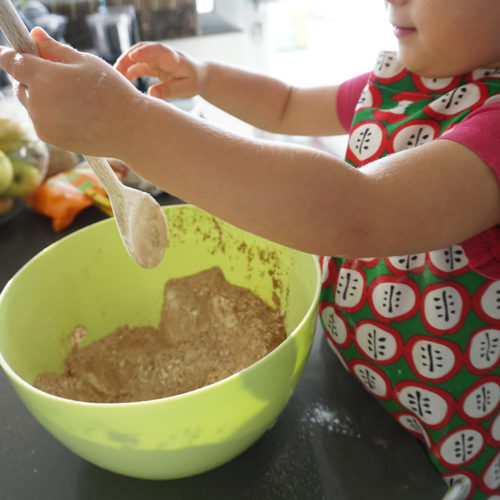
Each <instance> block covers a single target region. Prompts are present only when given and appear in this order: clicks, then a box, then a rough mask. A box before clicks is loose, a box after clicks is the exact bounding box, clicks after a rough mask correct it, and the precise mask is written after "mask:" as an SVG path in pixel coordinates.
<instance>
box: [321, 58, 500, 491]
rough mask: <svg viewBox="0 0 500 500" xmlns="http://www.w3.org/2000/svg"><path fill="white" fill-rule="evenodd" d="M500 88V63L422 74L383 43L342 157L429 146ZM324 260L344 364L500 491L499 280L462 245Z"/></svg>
mask: <svg viewBox="0 0 500 500" xmlns="http://www.w3.org/2000/svg"><path fill="white" fill-rule="evenodd" d="M499 97H500V70H496V71H495V70H477V71H473V72H471V73H468V74H465V75H462V76H457V77H453V78H439V79H431V78H421V77H419V76H417V75H415V74H412V73H411V72H409V71H408V70H406V69H405V68H403V67H402V66H401V64H400V62H399V61H398V60H397V58H396V55H395V54H394V53H392V52H383V53H381V54H380V55H379V57H378V59H377V62H376V67H375V69H374V71H373V73H372V74H371V76H370V79H369V82H368V84H367V86H366V87H365V89H364V90H363V93H362V95H361V98H360V100H359V102H358V104H357V106H356V111H355V115H354V119H353V123H352V126H351V131H350V134H349V140H348V147H347V153H346V161H347V162H348V163H350V164H351V165H353V166H354V167H359V166H361V165H365V164H367V163H369V162H372V161H374V160H376V159H378V158H381V157H383V156H385V155H387V154H391V153H394V152H398V151H402V150H405V149H408V148H413V147H417V146H420V145H421V144H425V143H427V142H429V141H432V140H433V139H435V138H436V137H438V136H440V135H442V134H444V133H445V132H446V131H448V130H450V129H451V128H452V127H453V126H454V125H456V124H457V123H459V122H461V121H462V120H463V119H464V118H465V117H466V116H467V115H468V114H469V113H470V112H472V111H473V110H474V109H476V108H477V107H479V106H482V105H484V104H487V103H489V102H491V101H493V100H498V98H499ZM499 133H500V132H499ZM499 154H500V151H499ZM436 168H438V166H437V167H436ZM450 210H453V207H450ZM410 223H411V221H410ZM321 261H322V271H323V285H322V293H321V299H320V318H321V322H322V325H323V328H324V330H325V336H326V339H327V341H328V343H329V345H330V346H331V347H332V349H333V351H334V352H335V353H336V355H337V356H338V358H339V359H340V361H341V362H342V363H343V365H344V367H345V368H346V369H347V370H348V371H349V372H350V373H351V374H352V375H353V376H355V377H357V378H358V379H359V381H360V382H361V384H362V385H363V386H364V387H365V389H366V390H367V391H368V392H370V393H371V394H372V395H373V396H374V397H376V398H377V399H378V401H379V402H380V403H381V404H382V405H383V406H384V407H385V408H386V410H387V411H389V412H390V413H391V414H392V416H393V417H394V418H395V419H396V420H397V421H398V422H399V423H400V424H401V425H402V426H403V427H404V428H405V429H407V430H408V431H409V432H411V433H412V434H413V435H415V436H416V437H417V438H419V439H421V440H422V441H423V442H424V443H425V448H426V450H427V452H428V454H429V457H430V459H431V460H432V462H433V463H434V464H435V466H436V467H437V469H438V471H439V472H440V474H441V475H442V476H443V478H444V479H445V481H446V482H447V483H448V484H449V485H452V484H453V483H454V482H455V481H457V480H464V481H465V483H466V486H467V488H468V496H467V499H468V500H471V499H474V500H479V499H486V498H495V500H499V499H500V411H499V409H500V369H499V365H500V281H495V280H491V279H488V278H486V277H484V276H482V275H480V274H478V273H476V272H475V271H473V270H472V269H471V268H470V267H469V263H468V260H467V256H466V255H465V252H464V251H463V249H462V247H461V246H460V245H459V244H457V245H452V246H450V247H448V248H443V249H441V250H437V251H432V252H427V253H420V254H415V255H400V256H392V257H385V258H364V259H354V260H350V259H342V258H335V257H323V258H322V259H321Z"/></svg>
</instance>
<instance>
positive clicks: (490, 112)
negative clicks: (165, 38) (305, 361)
mask: <svg viewBox="0 0 500 500" xmlns="http://www.w3.org/2000/svg"><path fill="white" fill-rule="evenodd" d="M386 4H387V7H388V14H389V20H390V22H391V23H392V24H393V25H394V28H395V35H396V37H397V38H398V42H399V51H398V54H397V56H396V54H393V53H382V54H381V55H380V57H379V59H378V60H377V61H376V66H375V69H374V71H373V72H372V73H370V74H366V75H362V76H360V77H358V78H355V79H353V80H350V81H348V82H345V83H344V84H342V85H340V86H332V87H322V88H313V89H298V88H292V87H290V86H287V85H286V84H284V83H282V82H280V81H278V80H275V79H272V78H268V77H265V76H262V75H256V74H252V73H249V72H246V71H243V70H239V69H235V68H229V67H226V66H223V65H221V64H216V63H212V62H205V61H197V60H193V59H192V58H190V57H189V56H187V55H186V54H183V53H181V52H177V51H175V50H172V49H169V48H167V47H165V46H163V45H162V44H159V43H140V44H138V45H137V46H135V47H133V48H132V49H131V50H129V51H128V52H127V53H126V54H124V55H122V57H121V58H120V59H119V60H118V61H117V64H116V69H117V70H118V72H120V73H122V74H123V75H125V76H126V77H127V78H128V79H129V80H134V79H135V78H137V77H140V76H143V75H151V76H155V77H158V78H159V79H160V83H159V84H157V85H155V86H153V87H151V89H150V92H149V94H150V95H149V96H144V95H142V94H140V93H139V92H138V91H137V90H136V89H135V88H134V87H133V86H132V85H131V84H130V83H129V82H127V81H126V79H125V78H124V77H123V76H121V75H120V74H119V73H118V72H117V71H114V70H113V69H112V68H110V67H109V66H107V65H106V64H105V63H104V62H102V61H100V60H98V59H97V58H95V57H93V56H90V55H87V54H80V53H78V52H76V51H74V50H73V49H71V48H69V47H65V46H62V45H60V44H58V43H57V42H55V41H53V40H51V39H49V38H48V37H47V35H46V34H44V32H43V31H41V30H39V29H35V30H34V31H33V33H32V36H33V38H34V39H35V41H36V43H37V45H38V48H39V51H40V55H41V57H42V58H37V57H33V56H28V55H21V54H16V53H15V52H13V51H12V50H9V49H2V51H1V53H0V67H2V68H3V69H5V70H6V71H7V72H9V73H10V74H11V75H12V77H13V78H15V79H16V80H17V81H18V82H19V85H18V87H17V95H18V97H19V99H20V100H21V102H22V103H23V104H24V105H25V106H26V108H27V109H28V111H29V113H30V115H31V117H32V119H33V122H34V124H35V127H36V129H37V132H38V134H39V136H40V137H41V138H42V139H44V140H46V141H47V142H51V143H55V144H57V145H58V146H60V147H63V148H66V149H70V150H73V151H76V152H79V153H85V154H91V155H96V156H108V157H116V158H120V159H122V160H123V161H125V162H126V163H128V164H129V165H130V166H131V167H132V168H134V169H135V170H136V171H137V172H138V173H139V174H140V175H142V176H143V177H145V178H147V179H148V180H150V181H151V182H153V183H155V184H156V185H159V186H161V187H163V188H164V189H165V190H167V191H168V192H170V193H172V194H175V195H176V196H178V197H180V198H182V199H184V200H186V201H188V202H191V203H193V204H196V205H198V206H200V207H201V208H203V209H205V210H207V211H210V212H212V213H213V214H215V215H217V216H219V217H221V218H224V219H226V220H227V221H229V222H230V223H233V224H235V225H238V226H240V227H243V228H245V229H247V230H249V231H252V232H254V233H257V234H260V235H261V236H264V237H267V238H269V239H273V240H275V241H278V242H280V243H283V244H285V245H289V246H292V247H295V248H297V249H300V250H303V251H306V252H311V253H315V254H319V255H325V256H330V255H331V256H334V257H324V258H322V264H323V273H324V283H323V293H322V299H321V300H322V301H321V305H320V315H321V319H322V322H323V325H324V327H325V330H326V337H327V339H328V341H329V343H330V344H331V346H332V348H333V350H334V351H335V352H336V353H337V355H338V356H339V358H340V359H341V361H343V363H344V364H345V366H346V368H347V369H348V370H349V371H350V372H351V373H352V374H353V375H354V376H355V377H357V378H358V379H359V380H360V382H361V383H362V384H363V385H364V386H365V388H366V389H367V390H368V391H369V392H370V393H372V394H373V395H374V396H375V397H376V398H378V399H379V400H380V402H381V403H382V404H383V405H384V406H385V407H386V408H387V410H388V411H389V412H390V413H392V415H393V416H394V418H396V419H397V420H398V421H399V422H400V423H401V425H403V426H404V427H405V428H406V429H407V430H408V431H410V432H411V433H413V434H414V435H415V436H417V437H418V438H419V439H421V440H422V441H423V442H424V444H425V446H426V448H427V449H428V453H429V457H430V458H431V460H432V461H433V462H434V464H435V465H436V467H437V468H438V470H439V471H440V473H441V474H442V476H443V477H444V478H445V480H446V481H447V482H448V483H449V484H453V483H455V482H457V481H459V480H460V481H463V483H464V485H465V488H466V489H467V491H468V494H467V498H468V499H474V500H477V499H485V498H490V499H493V498H495V499H498V498H500V416H499V407H500V374H499V365H500V305H499V304H500V298H499V297H500V230H499V228H498V226H497V225H498V224H500V189H499V186H498V175H499V174H500V139H499V132H498V131H499V130H500V37H499V36H498V22H499V21H500V2H499V1H498V0H476V1H475V2H471V1H470V0H440V1H439V2H436V1H435V0H389V1H388V2H386ZM195 94H200V95H201V96H202V97H204V98H205V99H207V100H208V101H210V102H212V103H213V104H215V105H217V106H219V107H220V108H222V109H224V110H226V111H228V112H230V113H232V114H233V115H235V116H237V117H239V118H241V119H243V120H245V121H247V122H249V123H251V124H253V125H255V126H257V127H260V128H262V129H267V130H270V131H274V132H278V133H281V134H294V135H300V134H304V135H335V134H343V133H345V132H346V131H347V130H350V137H349V142H348V149H347V154H346V161H339V160H337V159H335V158H333V157H332V156H330V155H328V154H326V153H323V152H320V151H315V150H312V149H309V148H305V147H300V146H295V145H283V144H277V143H271V142H264V141H257V140H252V139H247V138H243V137H239V136H236V135H232V134H231V133H229V132H226V131H221V130H217V129H216V128H214V127H212V126H211V125H210V124H208V123H206V122H203V121H201V120H197V119H196V118H193V117H191V116H188V115H186V114H183V113H181V112H179V111H177V110H176V109H174V108H173V107H171V106H169V105H168V104H166V103H165V102H163V101H162V100H160V99H156V97H174V96H175V97H188V96H192V95H195ZM353 166H354V167H360V168H353Z"/></svg>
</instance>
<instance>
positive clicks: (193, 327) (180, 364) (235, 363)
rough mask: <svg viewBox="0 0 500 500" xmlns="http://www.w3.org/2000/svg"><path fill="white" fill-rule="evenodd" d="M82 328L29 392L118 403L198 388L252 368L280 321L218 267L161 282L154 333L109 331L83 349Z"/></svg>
mask: <svg viewBox="0 0 500 500" xmlns="http://www.w3.org/2000/svg"><path fill="white" fill-rule="evenodd" d="M85 333H86V331H85V329H84V327H82V326H78V327H76V328H75V331H74V332H73V335H72V337H71V340H72V343H73V349H72V350H71V352H70V353H69V354H68V356H67V358H66V361H65V372H64V374H63V375H56V374H53V373H43V374H40V375H38V377H37V378H36V380H35V384H34V385H35V387H37V388H39V389H41V390H43V391H46V392H49V393H51V394H55V395H57V396H61V397H64V398H68V399H75V400H79V401H90V402H99V403H118V402H120V403H121V402H130V401H145V400H150V399H157V398H162V397H166V396H172V395H175V394H181V393H183V392H187V391H191V390H194V389H198V388H200V387H203V386H205V385H208V384H211V383H213V382H216V381H217V380H221V379H223V378H225V377H228V376H229V375H232V374H233V373H236V372H238V371H240V370H241V369H243V368H246V367H247V366H250V365H251V364H252V363H255V362H256V361H258V360H259V359H260V358H262V357H263V356H265V355H266V354H267V353H268V352H270V351H272V350H273V349H274V348H275V347H277V346H278V345H279V344H280V343H281V342H282V341H283V340H284V339H285V336H286V333H285V328H284V322H283V316H282V315H281V313H280V312H279V310H277V309H273V308H271V307H269V306H268V305H267V304H266V303H265V302H263V301H262V300H261V299H260V298H259V297H257V296H256V295H255V294H253V293H252V292H251V291H250V290H247V289H245V288H242V287H239V286H236V285H232V284H230V283H229V282H227V281H226V279H225V278H224V275H223V274H222V271H221V270H220V269H219V268H218V267H214V268H212V269H208V270H206V271H202V272H200V273H198V274H195V275H193V276H187V277H185V278H178V279H173V280H170V281H168V282H167V283H166V285H165V291H164V302H163V309H162V315H161V322H160V326H159V328H154V327H140V328H129V327H127V326H123V327H120V328H117V329H116V330H115V331H114V332H112V333H110V334H109V335H107V336H105V337H103V338H101V339H99V340H96V341H94V342H92V343H91V344H89V345H88V346H86V347H80V342H81V340H82V338H83V337H84V336H85Z"/></svg>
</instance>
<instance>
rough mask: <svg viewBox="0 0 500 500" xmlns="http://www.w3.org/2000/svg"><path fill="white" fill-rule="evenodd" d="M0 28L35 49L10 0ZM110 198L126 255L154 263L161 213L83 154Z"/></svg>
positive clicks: (163, 234)
mask: <svg viewBox="0 0 500 500" xmlns="http://www.w3.org/2000/svg"><path fill="white" fill-rule="evenodd" d="M0 29H1V30H2V31H3V32H4V34H5V36H6V37H7V40H9V42H10V44H11V45H12V47H13V48H14V49H15V50H17V51H18V52H22V53H27V54H34V55H38V49H37V46H36V44H35V42H34V41H33V39H32V38H31V36H30V34H29V32H28V30H27V28H26V26H25V25H24V23H23V22H22V21H21V18H20V17H19V15H18V13H17V11H16V10H15V8H14V6H13V5H12V3H11V2H10V0H0ZM85 160H86V161H87V163H88V164H89V165H90V166H91V167H92V169H93V170H94V172H95V173H96V175H97V177H98V178H99V180H100V181H101V183H102V184H103V186H104V188H105V189H106V192H107V193H108V196H109V199H110V201H111V207H112V208H113V213H114V215H115V219H116V224H117V226H118V230H119V231H120V235H121V238H122V240H123V243H124V244H125V248H126V249H127V251H128V253H129V255H130V256H131V257H132V259H133V260H134V261H135V262H136V263H137V264H139V265H140V266H142V267H145V268H152V267H155V266H157V265H158V264H159V263H160V261H161V259H162V258H163V255H164V253H165V249H166V248H167V244H168V238H167V223H166V220H165V215H164V213H163V211H162V209H161V208H160V206H159V205H158V203H157V202H156V201H155V199H154V198H153V197H152V196H151V195H149V194H148V193H144V192H143V191H139V190H137V189H133V188H130V187H127V186H124V185H123V184H122V183H121V182H120V181H119V179H118V177H117V176H116V175H115V173H114V172H113V169H112V168H111V167H110V166H109V164H108V162H107V161H106V160H105V159H103V158H97V157H95V156H85Z"/></svg>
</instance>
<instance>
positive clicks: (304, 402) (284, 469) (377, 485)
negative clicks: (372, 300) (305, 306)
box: [0, 195, 446, 500]
mask: <svg viewBox="0 0 500 500" xmlns="http://www.w3.org/2000/svg"><path fill="white" fill-rule="evenodd" d="M159 201H160V203H161V204H164V205H167V204H172V203H176V202H178V200H175V199H174V198H171V197H169V196H168V195H163V196H161V197H160V198H159ZM102 218H104V215H103V214H101V213H100V212H99V211H98V210H97V209H95V208H89V209H87V210H86V211H85V212H83V213H81V214H80V215H79V216H78V217H77V219H76V220H75V222H74V223H73V225H72V226H71V227H70V228H69V230H66V231H64V232H62V233H60V234H56V233H54V232H53V230H52V228H51V226H50V221H49V219H47V218H45V217H43V216H40V215H36V214H34V213H32V212H31V211H29V210H28V209H26V210H24V211H22V212H21V213H20V214H19V215H18V216H17V217H15V218H14V219H12V220H10V221H9V222H7V223H6V224H4V225H2V226H0V262H1V265H0V289H2V288H3V287H4V286H5V284H6V283H7V281H8V280H9V279H10V278H11V276H12V275H13V274H14V273H15V272H16V271H17V270H18V269H19V268H20V267H21V266H22V265H23V264H25V263H26V262H27V261H28V260H29V259H30V258H31V257H32V256H34V255H35V254H36V253H38V252H39V251H40V250H42V249H43V248H44V247H46V246H47V245H49V244H51V243H52V242H54V241H56V240H57V239H60V238H61V237H63V236H65V235H66V234H69V233H70V232H72V231H74V230H76V229H79V228H81V227H84V226H86V225H88V224H90V223H93V222H96V221H98V220H101V219H102ZM55 306H57V305H56V304H55ZM445 491H446V487H445V484H444V482H443V481H442V479H441V477H440V476H439V474H438V473H437V471H436V470H435V469H434V467H433V466H432V465H431V463H430V461H429V460H428V459H427V456H426V454H425V452H424V449H423V448H422V446H421V445H420V443H419V442H417V440H415V439H414V438H413V437H412V436H411V435H409V434H408V433H407V432H406V431H404V430H403V429H402V428H400V427H399V425H398V424H397V423H396V422H395V421H393V420H392V418H391V417H390V416H389V415H388V414H387V413H386V412H385V410H384V409H382V407H381V406H379V405H378V403H377V402H376V401H375V400H374V399H372V397H371V396H370V395H369V394H368V393H367V392H366V391H365V390H364V389H363V388H362V387H361V385H360V384H359V383H357V382H356V381H355V380H354V379H353V378H352V377H351V376H350V375H349V374H347V372H345V370H344V368H343V367H342V365H341V364H340V363H339V362H338V361H337V360H336V359H335V358H334V356H333V354H332V353H331V351H330V349H329V348H328V346H327V345H326V342H325V341H324V340H323V337H322V335H321V333H320V331H319V329H318V330H317V332H316V339H315V343H314V345H313V349H312V352H311V357H310V359H309V362H308V365H307V367H306V370H305V373H304V375H303V377H302V379H301V381H300V383H299V385H298V387H297V389H296V391H295V393H294V394H293V396H292V398H291V400H290V402H289V403H288V405H287V407H286V408H285V410H284V411H283V413H282V414H281V416H280V418H279V419H278V421H277V423H276V424H275V425H274V427H272V428H271V429H270V430H269V431H268V432H267V433H266V434H265V435H264V436H263V437H262V438H261V439H260V440H259V441H258V442H257V443H255V444H254V445H253V446H252V447H251V448H250V449H248V450H247V451H246V452H244V453H243V454H241V455H240V456H239V457H237V458H235V459H234V460H232V461H231V462H229V463H227V464H225V465H223V466H221V467H218V468H217V469H215V470H212V471H209V472H206V473H204V474H201V475H198V476H194V477H190V478H184V479H178V480H170V481H145V480H139V479H132V478H128V477H124V476H120V475H118V474H114V473H111V472H108V471H106V470H103V469H100V468H98V467H96V466H94V465H92V464H90V463H88V462H86V461H85V460H83V459H81V458H79V457H78V456H76V455H74V454H73V453H72V452H70V451H69V450H68V449H66V448H65V447H64V446H63V445H61V444H60V443H59V442H58V441H56V440H55V439H54V438H53V437H52V436H51V435H50V434H49V433H48V432H47V431H45V429H43V428H42V427H41V426H40V425H39V424H38V422H37V421H36V420H35V419H34V418H33V417H32V416H31V414H30V413H29V412H28V410H27V409H26V408H25V406H24V405H23V403H22V402H21V401H20V399H19V398H18V397H17V395H16V393H15V392H14V390H13V389H12V387H11V385H10V383H9V382H8V380H7V378H6V376H5V374H4V373H3V371H2V372H0V499H1V500H101V499H103V500H104V499H105V500H110V499H115V498H119V499H121V500H128V499H139V498H140V499H147V500H156V499H162V500H165V499H172V500H179V499H183V500H191V499H196V500H199V499H200V500H210V499H217V500H220V499H221V498H225V499H228V500H232V499H235V500H236V499H238V500H240V499H250V500H268V499H269V500H280V499H283V500H285V499H286V500H295V499H296V500H323V499H325V500H330V499H334V500H379V499H380V500H400V499H403V498H404V499H405V500H423V499H425V500H434V499H435V500H439V499H441V498H442V496H443V495H444V493H445Z"/></svg>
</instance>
